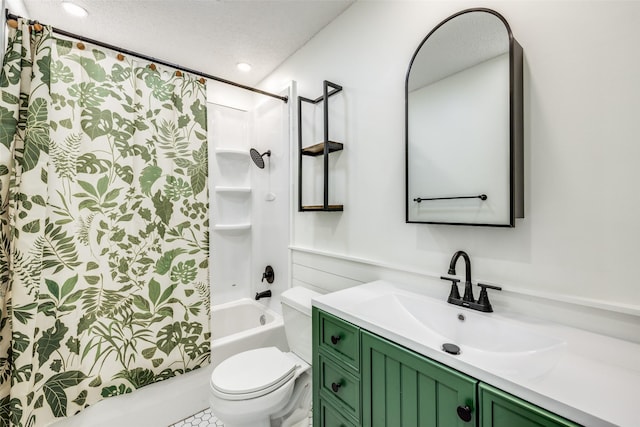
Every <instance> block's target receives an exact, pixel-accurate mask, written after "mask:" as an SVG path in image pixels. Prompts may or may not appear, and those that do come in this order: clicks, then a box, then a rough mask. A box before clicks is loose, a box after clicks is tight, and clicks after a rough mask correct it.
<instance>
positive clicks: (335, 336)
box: [331, 335, 340, 345]
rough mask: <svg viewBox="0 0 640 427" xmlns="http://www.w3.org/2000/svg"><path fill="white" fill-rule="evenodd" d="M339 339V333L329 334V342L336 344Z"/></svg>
mask: <svg viewBox="0 0 640 427" xmlns="http://www.w3.org/2000/svg"><path fill="white" fill-rule="evenodd" d="M338 341H340V335H331V344H333V345H336V344H338Z"/></svg>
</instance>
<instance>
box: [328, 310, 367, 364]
mask: <svg viewBox="0 0 640 427" xmlns="http://www.w3.org/2000/svg"><path fill="white" fill-rule="evenodd" d="M318 323H319V325H318V327H319V328H320V330H319V332H320V333H319V334H318V335H319V339H320V343H319V347H320V348H321V349H323V350H324V351H325V352H326V353H327V354H329V355H331V356H333V357H336V358H337V359H338V360H339V361H340V362H342V363H343V364H344V365H345V366H348V367H349V368H351V369H353V370H354V371H356V372H358V371H359V370H360V330H359V329H358V328H357V327H356V326H354V325H352V324H350V323H347V322H345V321H344V320H341V319H338V318H336V317H334V316H332V315H330V314H328V313H324V312H322V311H320V312H319V321H318Z"/></svg>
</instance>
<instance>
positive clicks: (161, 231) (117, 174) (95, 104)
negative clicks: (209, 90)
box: [0, 21, 210, 427]
mask: <svg viewBox="0 0 640 427" xmlns="http://www.w3.org/2000/svg"><path fill="white" fill-rule="evenodd" d="M176 74H179V73H175V72H173V71H171V70H163V69H160V68H156V67H155V66H153V65H151V64H147V63H140V62H137V61H135V60H132V59H129V58H124V57H122V56H121V55H116V54H115V53H114V52H111V51H107V50H104V49H100V48H96V47H92V46H89V45H87V46H82V45H81V44H77V43H76V42H72V41H69V40H63V39H57V38H55V37H54V36H52V34H51V31H50V28H48V27H46V26H45V27H44V29H43V30H42V31H36V30H35V29H32V30H31V31H30V30H29V26H28V24H27V23H26V22H24V21H21V22H19V27H18V29H12V30H11V32H10V34H9V45H8V48H7V52H6V55H5V58H4V63H3V69H2V72H1V74H0V91H1V97H0V221H1V226H2V229H1V235H0V278H1V280H2V282H1V284H0V426H12V427H15V426H25V427H26V426H36V427H39V426H46V425H48V424H50V423H52V422H53V421H55V420H56V419H57V418H59V417H64V416H69V415H73V414H75V413H77V412H78V411H80V410H82V409H83V408H85V407H87V406H88V405H90V404H92V403H95V402H97V401H98V400H100V399H102V398H105V397H109V396H114V395H118V394H123V393H127V392H130V391H132V390H134V389H136V388H140V387H142V386H145V385H147V384H149V383H153V382H156V381H159V380H163V379H166V378H169V377H172V376H175V375H177V374H182V373H184V372H187V371H190V370H192V369H195V368H198V367H201V366H203V365H206V364H207V363H209V356H210V354H209V351H210V350H209V338H210V331H209V294H208V293H209V291H208V289H209V284H208V277H209V276H208V252H209V249H208V210H209V206H208V188H207V139H206V133H207V130H206V109H205V108H206V103H205V86H204V83H203V82H200V81H198V80H196V79H195V78H193V77H190V76H182V75H176Z"/></svg>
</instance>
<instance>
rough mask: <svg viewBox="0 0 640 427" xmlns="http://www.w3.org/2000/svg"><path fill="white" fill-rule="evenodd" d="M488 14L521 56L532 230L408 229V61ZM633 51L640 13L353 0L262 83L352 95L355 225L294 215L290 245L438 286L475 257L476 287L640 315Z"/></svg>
mask: <svg viewBox="0 0 640 427" xmlns="http://www.w3.org/2000/svg"><path fill="white" fill-rule="evenodd" d="M479 6H481V7H489V8H492V9H495V10H496V11H498V12H499V13H501V14H502V15H503V16H504V17H505V18H506V19H507V21H508V22H509V24H510V26H511V28H512V31H513V33H514V36H515V37H516V39H517V40H518V41H519V43H520V44H521V45H522V47H523V49H524V81H525V86H524V92H525V93H524V95H525V106H524V116H525V218H524V219H523V220H518V221H517V222H516V227H515V229H495V228H484V227H464V226H462V227H461V226H442V225H424V224H406V223H405V222H404V203H405V202H404V198H405V188H404V187H405V184H404V176H405V175H404V80H405V74H406V70H407V67H408V64H409V60H410V59H411V56H412V54H413V52H414V50H415V48H416V47H417V46H418V44H419V43H420V41H421V40H422V39H423V38H424V36H425V35H426V34H427V33H428V32H429V31H430V30H431V29H432V28H433V27H434V26H435V25H437V24H438V23H439V22H440V21H442V20H443V19H445V18H447V17H448V16H450V15H451V14H453V13H455V12H457V11H459V10H462V9H465V8H469V7H479ZM637 40H640V2H617V1H606V2H604V1H603V2H596V1H585V2H579V1H567V2H557V1H554V2H550V1H537V2H529V1H510V2H506V1H505V2H494V1H474V2H464V1H447V2H444V1H437V2H430V1H421V2H408V1H375V2H374V1H359V2H356V3H355V4H354V5H353V6H352V7H350V8H349V9H347V10H346V12H345V13H343V14H342V15H341V16H340V17H339V18H338V19H337V20H335V21H334V22H333V23H331V24H330V25H329V26H327V27H326V28H325V29H324V30H323V31H322V32H320V33H319V34H318V35H317V36H316V37H314V38H313V39H312V40H311V41H310V42H309V43H307V45H305V46H304V47H303V48H302V49H301V50H300V51H298V52H297V53H296V54H295V55H293V56H292V57H291V58H290V59H288V60H287V61H286V62H285V63H284V64H282V65H281V66H280V67H279V68H278V69H277V70H276V71H275V72H274V73H273V74H272V75H271V76H270V77H269V78H268V79H267V80H266V81H265V82H263V86H264V87H265V88H267V89H269V88H270V87H271V86H273V85H275V86H276V87H278V85H280V84H281V81H282V80H283V79H287V78H294V79H295V80H296V81H297V82H298V92H299V93H300V94H301V95H303V96H310V97H315V96H317V95H318V94H319V91H320V88H321V84H322V80H324V79H328V80H331V81H333V82H335V83H338V84H341V85H343V87H344V91H343V92H344V94H341V95H338V96H342V97H343V102H344V106H345V108H344V110H343V114H344V118H343V120H334V123H335V124H336V126H344V129H341V130H340V129H339V130H338V132H340V133H342V134H344V141H342V142H344V143H345V150H344V152H343V153H342V154H340V156H342V157H341V162H342V163H343V164H344V170H341V171H338V172H339V175H340V174H344V177H343V178H344V180H343V181H342V185H343V186H344V194H345V200H344V205H345V208H344V212H342V213H297V212H295V213H294V214H293V221H294V225H293V236H292V246H293V247H294V248H310V249H312V250H316V251H321V252H326V253H329V254H337V255H339V256H346V257H355V258H359V259H364V260H369V261H372V262H374V263H376V262H377V263H384V264H385V265H392V266H395V267H400V268H401V269H406V270H411V271H414V272H416V271H417V272H423V273H424V274H425V275H426V276H432V277H437V276H439V275H440V274H443V273H446V269H447V266H448V263H449V259H450V258H451V255H452V254H453V253H454V251H456V250H458V249H464V250H466V251H467V252H468V253H469V254H470V256H471V259H472V263H473V273H474V281H484V282H489V283H494V284H499V285H502V286H503V287H504V288H505V289H506V290H508V291H514V292H516V293H521V294H522V295H527V294H532V293H533V294H541V295H548V296H551V297H552V298H553V299H558V300H568V301H573V302H578V303H583V304H586V305H592V306H599V307H604V308H607V309H614V310H620V311H622V312H626V313H631V314H633V315H638V314H640V282H639V281H638V279H637V274H638V273H637V272H635V271H634V267H635V266H636V264H637V261H638V260H639V259H640V245H639V244H638V238H639V237H640V225H639V224H638V221H640V190H638V184H639V183H640V167H638V166H637V164H638V160H639V159H640V144H639V143H638V135H640V119H639V117H640V83H639V82H640V56H638V55H636V54H634V52H636V51H637V48H636V46H635V44H636V41H637ZM341 123H342V124H341ZM460 173H464V171H463V170H461V171H460ZM445 288H446V286H443V290H442V293H443V296H446V294H447V292H448V289H445ZM523 303H524V304H526V301H523ZM636 322H637V318H636Z"/></svg>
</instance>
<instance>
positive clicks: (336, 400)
mask: <svg viewBox="0 0 640 427" xmlns="http://www.w3.org/2000/svg"><path fill="white" fill-rule="evenodd" d="M312 316H313V388H314V389H313V425H314V427H356V426H362V427H431V426H440V427H476V426H477V427H515V426H518V427H579V425H578V424H575V423H573V422H571V421H569V420H566V419H564V418H562V417H559V416H557V415H555V414H552V413H551V412H548V411H546V410H544V409H542V408H539V407H537V406H535V405H533V404H531V403H528V402H526V401H524V400H522V399H519V398H517V397H515V396H512V395H510V394H508V393H505V392H503V391H501V390H499V389H497V388H495V387H492V386H491V385H488V384H485V383H482V382H480V381H478V380H477V379H475V378H473V377H470V376H468V375H465V374H463V373H461V372H459V371H456V370H454V369H451V368H449V367H447V366H444V365H442V364H441V363H438V362H435V361H433V360H431V359H429V358H427V357H425V356H422V355H420V354H417V353H415V352H413V351H411V350H408V349H406V348H404V347H402V346H399V345H398V344H395V343H393V342H391V341H389V340H387V339H384V338H382V337H380V336H377V335H375V334H372V333H370V332H368V331H366V330H364V329H361V328H359V327H358V326H356V325H353V324H351V323H349V322H346V321H344V320H342V319H339V318H337V317H335V316H333V315H331V314H329V313H326V312H323V311H322V310H320V309H318V308H317V307H313V314H312Z"/></svg>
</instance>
